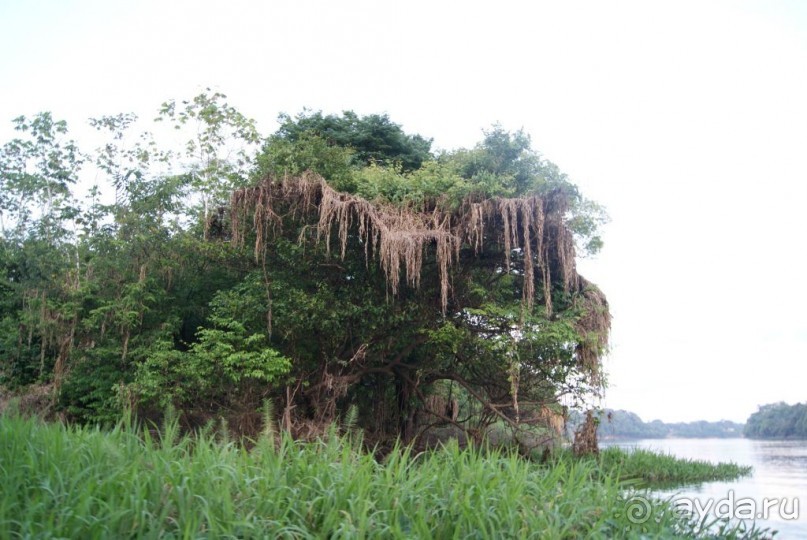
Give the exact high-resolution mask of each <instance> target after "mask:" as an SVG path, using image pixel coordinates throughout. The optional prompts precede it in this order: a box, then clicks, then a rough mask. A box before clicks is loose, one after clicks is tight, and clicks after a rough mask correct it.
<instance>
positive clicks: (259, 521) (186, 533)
mask: <svg viewBox="0 0 807 540" xmlns="http://www.w3.org/2000/svg"><path fill="white" fill-rule="evenodd" d="M359 439H360V436H358V435H357V434H347V435H341V436H340V435H338V434H337V433H336V430H335V429H334V430H333V432H332V433H331V436H330V437H329V438H328V440H327V441H321V442H317V443H300V442H295V441H292V440H291V439H290V438H288V437H285V436H282V435H278V434H275V433H273V432H272V431H271V430H270V431H268V432H266V433H265V434H264V435H263V436H262V437H261V438H260V439H259V440H257V441H255V446H254V447H253V448H252V449H250V450H246V449H245V448H243V447H242V446H241V445H238V444H235V443H234V442H231V441H227V440H221V439H220V438H219V437H216V436H215V435H214V434H213V433H212V432H210V431H209V432H206V433H202V434H199V435H196V436H193V437H187V436H186V437H182V436H179V434H178V430H177V426H176V425H175V424H170V423H169V424H168V425H167V426H165V427H164V429H163V430H162V431H161V433H158V434H156V435H155V434H150V433H149V432H148V431H138V430H135V429H133V428H132V427H131V426H127V425H124V424H121V425H119V426H118V427H116V428H114V429H113V430H111V431H102V430H99V429H94V428H86V427H78V426H73V427H68V426H64V425H61V424H46V423H42V422H41V421H38V420H35V419H25V418H21V417H19V416H14V415H6V416H2V417H0V485H2V486H3V492H2V495H0V536H2V537H4V538H5V537H26V536H49V537H50V536H56V537H71V538H75V537H82V538H93V537H95V538H103V537H130V538H131V537H135V538H157V537H166V536H172V537H180V538H198V537H241V538H252V537H288V538H314V537H322V536H326V535H327V536H329V537H331V538H362V537H364V538H376V537H378V538H382V537H383V538H413V537H414V538H455V537H468V536H470V535H472V536H474V537H479V538H494V537H495V538H500V537H540V538H545V537H550V538H613V537H617V538H634V537H637V538H638V537H640V536H642V535H649V536H662V537H665V538H666V537H676V536H677V537H682V536H683V537H692V538H697V537H699V535H701V533H700V532H699V531H698V530H697V529H696V526H695V524H693V523H692V522H691V520H688V519H686V518H685V517H682V516H681V515H680V514H676V513H675V512H674V511H673V509H672V507H671V506H670V505H669V504H668V503H664V502H655V503H654V504H653V507H652V519H646V520H643V521H641V520H639V521H641V522H638V521H637V520H636V519H635V517H633V518H632V517H631V515H630V514H628V512H629V510H630V507H631V506H630V505H631V504H632V502H633V495H634V493H633V492H630V491H628V490H626V489H625V486H626V484H625V481H626V479H628V478H629V477H630V478H632V481H634V482H635V481H636V478H637V473H638V478H640V479H644V480H645V481H647V480H648V479H647V478H645V477H644V476H643V475H644V473H643V471H648V470H650V469H649V468H648V467H649V465H648V464H649V463H651V462H653V461H654V458H653V457H652V455H650V454H651V453H647V454H645V455H637V456H638V457H630V456H629V455H628V454H627V453H625V452H622V451H619V450H607V451H605V452H603V453H602V455H601V457H600V458H588V459H574V458H572V457H571V456H569V455H564V454H560V455H557V456H555V457H553V458H551V459H550V460H548V461H547V462H546V463H537V462H532V461H529V460H525V459H523V458H520V457H518V456H517V455H515V454H508V453H506V452H502V451H498V450H492V451H485V450H480V449H465V450H460V449H459V448H458V447H457V445H455V444H449V445H448V446H446V447H445V448H444V449H442V450H438V451H433V452H428V453H423V454H418V455H413V454H412V453H411V451H410V450H408V449H405V448H397V449H395V450H393V451H392V452H391V453H390V454H389V455H387V456H386V457H385V458H384V460H383V461H382V462H379V461H377V460H376V459H375V458H374V457H373V456H372V455H370V454H368V453H366V452H363V451H361V450H360V441H359ZM669 459H671V458H669V457H667V458H665V460H664V463H666V465H664V467H669V466H670V464H671V463H672V462H671V461H669ZM677 467H680V469H679V472H680V471H682V470H690V471H694V468H693V467H692V464H691V463H686V462H681V463H680V464H678V465H677ZM718 470H720V469H719V468H713V469H709V471H710V473H711V474H718V472H717V471H718ZM705 471H706V469H701V473H703V472H705ZM727 471H728V469H724V470H723V472H722V473H719V474H727ZM735 472H736V471H735ZM693 474H694V473H693ZM726 534H727V536H726V537H731V533H730V532H728V533H726ZM735 536H737V537H738V535H737V534H735ZM746 537H747V536H746Z"/></svg>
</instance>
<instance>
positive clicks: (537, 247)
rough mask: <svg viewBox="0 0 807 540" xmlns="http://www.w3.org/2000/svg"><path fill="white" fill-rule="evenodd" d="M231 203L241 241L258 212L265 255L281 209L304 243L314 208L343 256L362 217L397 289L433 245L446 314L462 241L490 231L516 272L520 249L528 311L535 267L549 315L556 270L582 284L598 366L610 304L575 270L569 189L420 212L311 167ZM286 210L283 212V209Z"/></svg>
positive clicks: (472, 243) (366, 241)
mask: <svg viewBox="0 0 807 540" xmlns="http://www.w3.org/2000/svg"><path fill="white" fill-rule="evenodd" d="M230 209H231V221H232V239H233V242H235V243H237V244H243V242H244V237H245V232H246V227H245V221H246V220H247V218H248V216H249V215H250V213H252V215H253V222H252V229H253V230H254V231H255V234H256V238H255V256H256V258H262V253H263V250H264V249H265V246H266V244H267V242H269V241H271V239H272V237H273V236H274V235H275V234H277V233H278V232H279V231H280V229H281V227H282V224H283V217H285V218H291V219H293V220H299V221H302V222H303V225H304V226H303V227H302V230H301V233H300V237H299V241H300V242H301V243H302V242H304V241H305V238H306V230H307V229H308V228H309V227H310V226H308V225H306V224H305V218H307V217H315V218H316V219H317V223H316V225H315V227H316V242H317V243H320V242H324V243H325V249H326V251H327V252H328V253H330V250H331V234H332V232H333V231H334V229H335V230H336V233H337V236H338V240H339V252H340V256H341V258H342V259H344V258H345V256H346V254H347V253H346V252H347V244H348V238H349V235H350V231H351V230H352V229H353V228H354V226H355V227H356V228H357V231H358V239H359V241H360V242H361V243H362V244H363V245H364V251H365V260H366V261H367V263H368V264H369V261H370V259H371V258H374V257H377V258H378V264H379V266H380V267H381V269H382V271H383V272H384V276H385V278H386V282H387V286H388V288H389V289H388V290H389V292H390V293H391V294H392V295H393V296H395V295H397V293H398V289H399V286H400V282H401V277H402V276H401V267H402V266H403V268H404V272H405V275H406V283H407V284H408V285H409V286H411V287H413V288H418V287H419V286H420V278H421V273H422V268H423V254H424V251H425V249H426V248H427V247H431V246H432V245H434V246H435V251H434V253H435V258H436V261H437V267H438V272H439V277H440V300H441V307H442V312H443V314H444V315H445V313H446V311H447V309H448V302H449V295H450V289H451V287H450V269H451V267H452V265H453V264H455V263H456V262H457V261H458V260H459V257H460V248H461V247H463V246H468V247H471V248H473V250H474V252H475V253H476V254H479V253H480V252H481V251H482V250H483V248H484V245H485V242H486V241H488V239H490V238H492V239H494V240H495V241H496V242H498V243H499V245H501V246H502V247H503V251H504V261H503V263H504V268H503V271H505V272H508V273H509V272H510V271H511V258H512V256H513V253H514V252H515V251H516V250H518V251H519V252H520V255H521V257H522V259H523V276H524V285H523V292H522V303H523V305H524V307H525V308H526V309H527V310H531V309H532V308H533V304H534V300H535V296H536V290H535V272H536V266H537V269H538V271H539V272H540V279H541V282H542V285H543V287H542V294H543V297H544V305H545V310H546V314H547V316H551V315H552V309H553V306H552V286H553V279H556V280H557V283H556V285H558V286H560V287H561V288H562V289H563V290H564V291H565V292H573V293H577V294H576V295H575V296H576V298H577V299H576V302H577V306H578V307H580V308H582V311H583V312H584V315H583V316H581V317H580V319H579V322H578V330H579V331H580V332H581V335H582V336H584V338H585V339H583V340H581V342H580V344H579V345H578V350H577V352H578V357H579V360H580V362H581V365H582V366H583V367H585V368H586V369H587V370H588V371H589V372H590V373H592V374H597V373H598V366H599V356H600V355H601V353H602V351H603V350H604V348H605V346H606V344H607V341H608V331H609V329H610V315H609V313H608V303H607V301H606V299H605V296H604V295H603V294H602V293H601V292H600V291H599V290H598V289H597V288H596V287H594V286H593V285H591V284H590V283H588V282H587V281H586V280H585V279H584V278H582V277H581V276H580V275H579V274H578V273H577V269H576V265H575V249H574V239H573V236H572V232H571V231H570V230H569V229H568V227H566V224H565V222H564V215H565V212H566V209H567V208H566V198H565V196H564V195H563V194H562V193H552V194H550V195H549V196H548V197H547V198H546V199H542V198H540V197H538V196H530V197H523V198H509V199H506V198H491V199H485V200H478V199H476V200H475V199H473V198H468V199H466V200H465V201H464V202H463V203H462V204H461V205H460V207H459V210H453V211H452V210H449V209H445V208H442V207H441V206H440V205H439V204H434V205H433V208H432V209H431V211H426V210H421V211H416V210H413V209H411V208H400V207H396V206H393V205H391V204H388V203H379V202H375V203H371V202H370V201H367V200H366V199H363V198H361V197H358V196H356V195H352V194H348V193H341V192H337V191H335V190H334V189H333V188H331V187H330V186H329V185H328V184H327V183H326V182H325V180H324V179H323V178H322V177H320V176H318V175H316V174H313V173H304V174H303V175H302V176H301V177H298V178H284V179H282V180H276V179H271V178H267V179H266V180H265V181H264V182H263V183H262V184H260V185H258V186H255V187H251V188H244V189H240V190H238V191H236V192H235V193H233V196H232V199H231V205H230ZM281 209H282V210H283V212H284V214H283V216H281V215H280V214H278V212H279V211H280V210H281ZM486 233H487V234H486ZM371 252H372V253H371ZM556 276H557V277H556Z"/></svg>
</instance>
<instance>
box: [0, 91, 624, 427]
mask: <svg viewBox="0 0 807 540" xmlns="http://www.w3.org/2000/svg"><path fill="white" fill-rule="evenodd" d="M141 124H142V123H141V122H139V121H138V120H137V119H136V118H135V117H134V115H131V114H120V115H115V116H106V117H102V118H98V119H93V120H91V125H92V126H93V127H95V128H96V129H97V130H98V134H99V137H100V138H101V139H102V141H101V143H100V144H99V145H98V147H97V148H96V149H95V150H94V151H85V150H84V149H81V148H80V147H79V145H78V143H76V142H75V141H73V140H72V139H70V136H69V133H68V129H67V125H66V124H65V123H64V122H62V121H58V120H56V119H54V118H52V116H51V115H50V114H49V113H41V114H38V115H36V116H34V117H33V118H27V117H20V118H18V119H16V120H15V125H16V128H17V130H18V133H19V137H18V138H16V139H14V140H11V141H8V142H7V143H5V144H4V145H3V146H2V147H0V229H1V230H0V384H3V385H5V386H6V387H7V388H13V389H17V390H18V391H22V392H24V391H26V388H27V389H28V395H29V396H30V395H36V396H40V402H41V403H44V404H47V405H49V406H51V412H57V413H59V414H60V415H62V416H64V417H67V418H69V419H71V420H76V421H81V422H87V421H90V422H106V423H111V422H114V421H115V419H116V418H117V417H118V416H119V415H120V413H121V411H122V410H124V409H126V408H132V409H134V410H136V411H137V412H138V413H139V414H140V415H141V417H146V418H148V417H156V416H158V415H160V414H162V411H163V410H165V408H166V407H168V406H173V407H175V408H176V410H178V411H179V413H180V416H181V418H182V422H183V423H184V425H186V427H190V426H194V425H201V424H203V423H204V422H205V421H206V420H207V419H208V418H211V417H213V416H222V417H225V418H227V419H228V421H229V425H230V426H231V427H232V428H233V430H236V431H238V432H240V433H254V432H256V431H257V430H259V429H260V425H261V418H260V412H259V410H260V408H261V406H262V404H263V403H264V402H265V401H271V402H273V403H275V404H276V406H277V411H278V414H279V416H280V417H281V419H282V422H283V427H284V429H287V430H289V431H291V432H293V433H294V434H295V436H307V435H316V434H318V433H322V432H323V431H324V430H325V429H326V427H327V426H328V425H329V424H330V423H331V422H332V421H334V419H336V418H337V417H338V416H339V415H340V414H344V412H345V411H347V410H348V409H349V408H350V407H352V406H355V407H356V408H357V410H358V423H359V425H360V426H362V427H363V428H364V429H365V430H366V432H367V435H368V438H372V440H374V441H382V440H383V441H394V440H395V439H396V438H398V437H400V438H402V439H403V440H405V441H416V440H418V439H419V437H420V436H421V435H422V434H423V433H424V431H425V430H426V428H428V427H429V426H434V425H437V424H441V425H448V426H450V427H452V428H453V429H455V430H458V431H462V432H464V433H466V434H467V436H470V437H474V438H480V437H481V436H482V434H484V433H485V432H486V431H487V429H488V428H489V426H491V425H492V424H494V423H498V424H500V425H505V426H508V427H509V428H511V429H513V430H517V429H519V428H520V426H523V425H531V424H544V425H556V424H557V419H558V418H562V410H561V409H560V408H559V406H558V405H557V400H558V397H559V396H561V395H565V396H570V397H572V398H574V397H579V398H582V397H584V396H586V395H589V394H590V393H592V392H594V393H596V392H599V391H600V389H601V385H602V377H601V373H600V362H599V357H600V355H601V354H602V352H603V350H604V349H605V347H606V344H607V339H608V329H609V321H610V319H609V313H608V305H607V302H606V300H605V297H604V296H603V295H602V293H601V292H600V291H599V290H598V289H597V288H596V287H595V286H593V285H592V284H590V283H588V282H587V281H586V280H585V279H583V278H582V276H580V275H579V274H578V273H577V271H576V268H575V254H576V252H577V251H580V250H583V251H584V252H594V251H596V250H597V249H599V247H600V245H601V242H600V239H599V236H598V232H597V227H598V225H599V224H600V223H601V222H602V221H603V219H604V214H603V213H602V211H601V209H600V208H599V207H597V205H596V204H594V203H592V202H590V201H587V200H586V199H585V198H583V197H582V196H581V194H580V193H579V192H578V190H577V189H576V188H575V186H574V185H573V184H571V183H570V182H569V181H568V179H567V178H566V176H565V175H563V174H562V173H561V172H560V171H559V170H558V168H557V167H556V166H554V165H553V164H551V163H549V162H548V161H546V160H544V159H543V158H541V156H540V155H539V154H537V153H536V152H535V151H533V150H532V149H531V148H530V140H529V137H528V136H527V135H526V134H524V133H521V132H516V133H509V132H507V131H505V130H503V129H501V128H500V127H498V126H494V127H493V128H492V129H491V130H489V131H487V132H485V133H484V138H483V140H482V141H481V142H480V143H479V144H478V145H477V146H475V147H474V148H471V149H458V150H455V151H450V152H443V153H439V154H435V153H432V152H431V142H430V141H429V140H428V139H427V138H424V137H422V136H419V135H410V134H407V133H405V132H404V131H403V130H402V129H401V127H400V126H398V125H397V124H395V123H393V122H392V121H391V120H390V119H389V118H388V117H386V116H383V115H371V116H366V117H362V116H359V115H356V114H354V113H350V112H346V113H344V114H342V115H323V114H321V113H311V112H304V113H303V114H301V115H299V116H297V117H290V116H287V115H283V116H281V118H280V128H279V129H278V130H277V131H276V132H275V133H274V134H272V135H270V136H269V137H262V136H261V135H260V134H259V133H258V132H257V130H256V128H255V123H254V122H253V121H252V120H250V119H248V118H247V117H245V116H244V115H243V114H241V113H240V112H239V111H237V110H236V109H235V108H234V107H232V106H231V105H230V104H228V103H227V102H226V98H225V96H223V95H221V94H217V93H211V92H205V93H203V94H200V95H199V96H196V97H195V98H193V99H190V100H187V101H169V102H166V103H165V104H163V106H162V107H161V108H160V111H159V115H158V118H157V123H156V124H154V125H153V126H150V127H151V129H153V130H159V129H160V127H161V126H164V127H168V128H170V129H169V130H168V131H170V132H171V133H173V134H174V135H172V136H171V137H167V136H166V135H165V134H164V133H162V132H160V131H157V132H156V134H155V135H152V134H151V132H149V131H145V132H142V133H138V131H137V130H138V129H140V126H141ZM177 137H179V138H182V137H185V138H186V140H185V141H184V143H182V144H180V145H179V146H177V147H173V146H171V145H169V144H166V143H164V142H163V141H165V140H176V139H177ZM87 178H89V179H92V180H93V181H95V183H96V184H95V185H94V186H93V187H92V189H90V190H89V191H88V192H87V193H86V197H84V198H82V196H81V190H80V189H78V188H77V186H79V185H80V183H81V182H80V180H81V179H85V181H86V179H87ZM113 192H114V197H111V196H110V195H111V194H112V193H113ZM32 385H33V386H32ZM31 388H37V389H38V390H37V392H39V393H36V392H33V391H32V390H31Z"/></svg>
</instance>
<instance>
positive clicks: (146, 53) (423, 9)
mask: <svg viewBox="0 0 807 540" xmlns="http://www.w3.org/2000/svg"><path fill="white" fill-rule="evenodd" d="M206 87H211V88H213V89H214V90H218V91H221V92H223V93H225V94H227V96H228V98H229V101H230V103H231V104H233V105H235V106H236V107H237V108H238V109H239V110H241V111H242V112H243V113H244V114H246V115H247V116H249V117H252V118H255V119H256V120H257V122H258V127H259V129H260V130H261V132H262V133H264V134H269V133H271V132H272V131H274V129H275V128H276V127H277V124H276V118H277V115H278V113H281V112H287V113H290V114H296V113H298V112H300V111H301V110H302V109H303V108H304V107H308V108H311V109H314V110H322V111H324V112H326V113H338V112H340V111H343V110H354V111H356V112H358V113H360V114H372V113H387V114H389V116H390V118H391V119H392V120H393V121H394V122H396V123H399V124H401V125H402V126H403V128H404V129H405V130H406V131H407V132H411V133H420V134H422V135H424V136H426V137H430V138H433V139H434V148H437V149H452V148H458V147H470V146H473V145H474V144H475V143H477V142H478V141H479V140H481V138H482V129H484V128H487V127H490V126H491V125H492V124H493V123H495V122H499V123H501V125H502V126H504V127H505V128H507V129H510V130H516V129H521V128H523V129H524V130H525V131H526V132H527V133H529V134H530V135H531V136H532V141H533V146H534V148H535V149H536V150H538V151H539V152H540V153H541V154H542V155H543V156H544V157H545V158H546V159H548V160H550V161H553V162H554V163H556V164H557V165H559V166H560V168H561V169H562V170H563V171H564V172H566V173H567V174H568V175H569V177H570V178H571V180H572V181H573V182H574V183H576V184H577V185H578V186H579V187H580V188H581V190H582V192H583V193H584V194H585V195H586V196H587V197H589V198H591V199H594V200H596V201H598V202H599V203H601V204H603V205H604V206H605V207H606V208H607V210H608V212H609V214H610V216H611V222H610V223H609V224H608V225H607V226H606V228H605V230H604V240H605V247H604V249H603V251H602V252H601V253H600V254H599V255H597V256H596V257H593V258H590V259H586V260H582V261H580V262H579V268H580V269H581V272H582V273H583V274H584V275H585V276H586V277H587V278H588V279H589V280H591V281H593V282H595V283H597V284H598V285H599V286H600V287H601V288H602V289H603V291H604V292H605V293H606V294H607V296H608V298H609V302H610V305H611V311H612V314H613V317H614V318H613V333H612V339H611V351H610V353H609V355H608V357H607V358H606V360H605V366H606V370H607V372H608V381H609V388H608V390H607V394H606V398H605V401H604V403H603V404H604V405H605V406H607V407H612V408H616V409H628V410H631V411H634V412H636V413H637V414H639V415H640V416H641V417H642V418H643V419H644V420H648V421H649V420H652V419H661V420H664V421H693V420H700V419H704V420H720V419H729V420H735V421H745V419H746V418H747V417H748V415H749V414H751V413H753V412H754V411H755V410H756V409H757V407H758V406H759V405H762V404H765V403H771V402H777V401H786V402H789V403H794V402H799V401H805V400H807V391H805V386H806V385H805V380H806V379H807V377H805V375H807V369H806V368H805V362H807V316H806V315H805V310H807V283H805V279H807V252H806V251H805V242H804V240H803V236H804V234H805V233H807V211H805V209H804V208H803V206H804V205H805V204H807V160H805V157H807V2H800V1H799V0H790V1H786V0H759V1H743V0H731V1H729V0H727V1H717V0H698V1H688V0H683V1H682V0H675V1H648V0H635V1H620V0H613V1H610V2H602V1H596V0H592V1H574V0H573V1H563V2H561V1H557V2H545V1H529V2H514V1H507V0H500V1H499V2H495V3H494V2H489V1H488V2H472V1H462V2H454V1H442V2H437V1H434V0H431V1H428V2H422V1H419V0H415V1H408V2H405V3H404V2H389V1H382V0H376V1H368V2H358V1H353V0H348V1H342V2H333V1H327V0H322V1H310V0H297V1H262V2H257V1H255V2H248V1H244V0H228V1H227V2H212V1H205V0H195V1H192V2H190V1H189V2H183V1H172V2H166V1H152V0H140V1H138V2H132V1H129V2H124V1H121V2H109V1H108V0H103V1H72V0H51V1H43V0H0V142H4V141H6V140H8V139H10V138H11V137H13V135H14V133H13V131H12V123H11V119H13V118H15V117H17V116H19V115H21V114H25V115H33V114H35V113H37V112H39V111H45V110H47V111H52V112H53V114H54V116H55V117H56V118H60V119H65V120H67V121H68V123H69V125H70V128H71V132H72V133H73V135H74V136H75V137H77V138H78V139H79V141H81V137H82V134H86V133H89V128H88V127H87V119H88V118H90V117H97V116H100V115H104V114H115V113H120V112H135V113H137V114H139V115H140V116H141V117H143V118H151V117H153V116H154V115H155V114H156V111H157V109H158V107H159V105H160V103H162V102H164V101H166V100H168V99H174V98H175V99H186V98H190V97H192V96H194V95H196V94H198V93H199V92H200V91H201V90H203V89H204V88H206Z"/></svg>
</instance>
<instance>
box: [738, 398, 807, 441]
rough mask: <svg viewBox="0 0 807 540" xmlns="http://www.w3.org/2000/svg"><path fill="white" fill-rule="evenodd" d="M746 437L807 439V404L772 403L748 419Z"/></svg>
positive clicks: (762, 407)
mask: <svg viewBox="0 0 807 540" xmlns="http://www.w3.org/2000/svg"><path fill="white" fill-rule="evenodd" d="M745 436H746V437H749V438H751V439H807V403H796V404H795V405H788V404H787V403H771V404H769V405H763V406H761V407H760V408H759V410H758V411H757V412H755V413H753V414H752V415H751V416H749V417H748V421H747V422H746V424H745Z"/></svg>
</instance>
